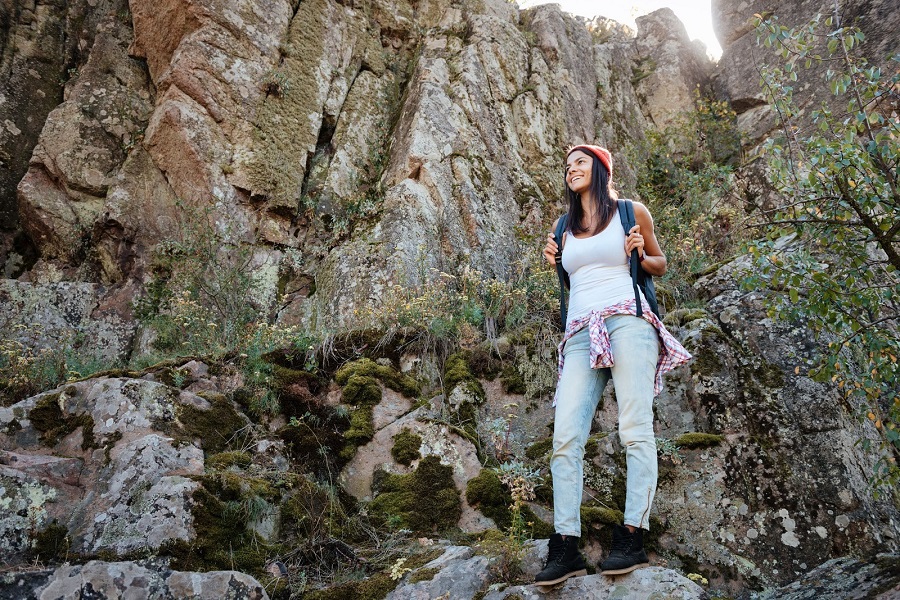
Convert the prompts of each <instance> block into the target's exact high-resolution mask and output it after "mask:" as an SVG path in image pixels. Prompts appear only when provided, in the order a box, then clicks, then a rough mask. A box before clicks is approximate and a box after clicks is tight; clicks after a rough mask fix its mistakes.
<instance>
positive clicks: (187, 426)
mask: <svg viewBox="0 0 900 600" xmlns="http://www.w3.org/2000/svg"><path fill="white" fill-rule="evenodd" d="M209 403H210V404H211V407H210V408H209V409H208V410H204V409H202V408H198V407H196V406H193V405H190V404H181V405H179V406H178V409H177V411H176V418H177V420H178V422H179V423H180V424H181V434H182V435H183V436H184V437H186V438H189V439H192V440H194V439H196V440H199V441H200V447H201V448H203V450H204V451H206V453H207V454H218V453H219V452H223V451H224V450H226V449H227V448H228V447H229V445H230V444H237V443H239V442H240V440H239V439H238V437H239V436H238V435H236V434H237V432H238V431H239V430H241V429H243V428H244V427H245V426H246V425H247V420H246V419H245V418H244V417H242V416H241V414H240V413H238V411H237V410H235V408H234V405H233V404H232V403H231V402H230V401H229V400H227V399H225V398H224V397H215V398H214V399H212V400H209Z"/></svg>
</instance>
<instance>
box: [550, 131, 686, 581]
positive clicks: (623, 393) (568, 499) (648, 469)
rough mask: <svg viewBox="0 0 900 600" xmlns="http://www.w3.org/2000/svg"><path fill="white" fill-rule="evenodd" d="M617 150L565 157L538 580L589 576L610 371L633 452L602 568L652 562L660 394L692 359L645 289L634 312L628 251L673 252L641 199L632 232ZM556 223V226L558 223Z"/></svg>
mask: <svg viewBox="0 0 900 600" xmlns="http://www.w3.org/2000/svg"><path fill="white" fill-rule="evenodd" d="M611 177H612V157H611V155H610V153H609V151H608V150H606V149H605V148H601V147H599V146H586V145H585V146H576V147H574V148H572V149H571V150H569V153H568V155H567V157H566V171H565V179H566V196H567V199H568V203H569V211H568V224H569V225H568V231H567V232H566V234H564V235H563V239H562V265H563V268H564V269H565V270H566V272H567V273H568V274H569V279H570V284H571V285H570V291H569V311H568V317H567V320H566V333H565V336H564V337H563V341H562V343H561V344H560V345H559V353H560V377H559V382H558V384H557V388H556V397H555V401H554V405H555V407H556V416H555V421H554V426H553V455H552V457H551V459H550V471H551V473H552V476H553V519H554V526H555V529H556V533H554V534H553V536H551V537H550V551H549V555H548V558H547V565H546V567H545V568H544V570H543V571H541V572H540V573H539V574H538V576H537V578H536V583H538V584H542V585H553V584H556V583H560V582H562V581H564V580H565V579H568V578H569V577H572V576H576V575H584V574H585V573H586V570H585V568H586V564H585V562H584V558H583V557H582V556H581V553H580V552H579V550H578V542H579V538H580V536H581V520H580V507H581V494H582V486H583V480H584V474H583V472H584V471H583V466H584V462H583V457H584V445H585V443H586V442H587V438H588V435H589V434H590V429H591V421H592V419H593V415H594V411H595V410H596V408H597V403H598V401H599V399H600V396H601V394H602V393H603V389H604V387H605V386H606V383H607V382H608V381H609V379H610V378H612V380H613V384H614V385H615V388H616V401H617V403H618V411H619V440H620V441H621V443H622V446H623V447H624V448H625V456H626V467H627V476H626V497H625V522H624V524H623V525H617V526H616V527H615V529H614V531H613V542H612V548H611V551H610V554H609V557H608V558H607V559H606V560H604V561H603V562H602V563H601V565H600V569H601V571H602V572H603V573H604V574H608V575H617V574H622V573H628V572H630V571H633V570H634V569H636V568H638V567H643V566H648V565H649V561H648V559H647V554H646V553H645V552H644V548H643V530H645V529H649V527H650V506H651V504H652V502H653V496H654V493H655V492H656V477H657V464H656V439H655V437H654V434H653V398H654V397H655V396H656V395H657V394H658V393H659V391H660V389H661V386H662V375H663V373H665V372H666V371H668V370H671V369H673V368H675V367H676V366H679V365H681V364H683V363H685V362H687V361H688V360H689V359H690V354H688V352H687V351H686V350H685V349H684V348H683V347H682V346H681V344H679V343H678V342H677V341H676V340H675V339H674V338H673V337H672V335H671V334H670V333H669V332H668V331H666V328H665V327H664V326H663V324H662V323H661V322H660V320H659V319H658V318H657V317H656V315H654V314H653V313H652V312H651V311H650V309H649V307H648V306H647V304H646V302H645V301H644V299H643V295H642V296H641V300H642V305H643V316H642V317H637V316H635V315H636V308H635V307H636V301H635V295H634V294H635V292H634V287H632V281H631V275H630V272H629V266H628V257H629V256H630V255H631V251H632V250H633V249H637V251H638V256H639V258H640V261H641V266H642V267H643V269H644V270H645V271H646V272H647V273H649V274H651V275H655V276H660V275H664V274H665V272H666V257H665V255H664V254H663V252H662V249H660V247H659V242H658V241H657V240H656V235H655V234H654V232H653V218H652V217H651V216H650V212H649V211H648V210H647V208H646V207H645V206H644V205H643V204H640V203H638V202H635V203H634V216H635V223H636V225H635V226H634V227H633V228H632V229H631V231H627V232H626V231H625V230H624V228H623V227H622V223H621V220H620V218H619V215H618V208H617V194H616V192H615V190H613V188H612V185H611ZM555 229H556V224H554V230H555ZM558 250H560V248H559V247H558V246H557V244H556V241H555V240H554V236H553V234H552V233H551V234H550V235H549V236H548V241H547V245H546V246H545V247H544V251H543V252H544V256H545V257H546V259H547V261H548V262H550V263H551V264H555V256H556V253H557V251H558Z"/></svg>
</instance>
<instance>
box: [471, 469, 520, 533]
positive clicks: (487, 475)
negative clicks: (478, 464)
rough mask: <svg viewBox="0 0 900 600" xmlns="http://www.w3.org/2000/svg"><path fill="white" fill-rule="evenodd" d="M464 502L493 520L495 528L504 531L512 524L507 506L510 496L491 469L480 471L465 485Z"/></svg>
mask: <svg viewBox="0 0 900 600" xmlns="http://www.w3.org/2000/svg"><path fill="white" fill-rule="evenodd" d="M466 500H467V501H468V503H469V504H471V505H472V506H473V507H475V508H477V509H478V510H480V511H481V512H482V514H483V515H484V516H486V517H488V518H490V519H493V521H494V523H496V524H497V527H500V528H502V529H506V528H507V527H509V525H510V523H511V522H512V518H511V515H510V512H509V506H510V505H511V504H512V496H511V495H510V494H509V492H508V491H507V490H506V488H505V487H504V486H503V483H502V482H501V481H500V477H499V476H498V475H497V473H496V471H494V470H492V469H482V470H481V473H479V474H478V476H477V477H475V478H473V479H470V480H469V481H468V483H467V484H466Z"/></svg>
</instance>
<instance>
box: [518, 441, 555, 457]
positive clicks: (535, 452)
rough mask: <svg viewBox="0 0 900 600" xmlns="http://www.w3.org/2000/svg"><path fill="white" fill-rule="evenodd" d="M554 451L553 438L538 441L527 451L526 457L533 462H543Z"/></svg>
mask: <svg viewBox="0 0 900 600" xmlns="http://www.w3.org/2000/svg"><path fill="white" fill-rule="evenodd" d="M552 450H553V438H544V439H543V440H538V441H537V442H535V443H533V444H532V445H530V446H528V448H526V449H525V456H527V457H528V458H529V459H531V460H541V459H543V458H544V457H545V456H547V453H548V452H551V451H552Z"/></svg>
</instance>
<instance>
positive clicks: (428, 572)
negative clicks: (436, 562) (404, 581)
mask: <svg viewBox="0 0 900 600" xmlns="http://www.w3.org/2000/svg"><path fill="white" fill-rule="evenodd" d="M440 572H441V570H440V569H438V568H436V567H431V568H429V569H419V570H418V571H416V572H415V573H413V574H412V575H410V576H409V579H408V581H409V583H419V582H420V581H431V580H432V579H434V576H435V575H437V574H438V573H440Z"/></svg>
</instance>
